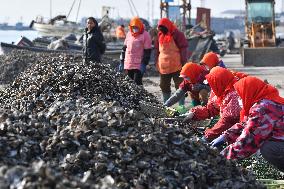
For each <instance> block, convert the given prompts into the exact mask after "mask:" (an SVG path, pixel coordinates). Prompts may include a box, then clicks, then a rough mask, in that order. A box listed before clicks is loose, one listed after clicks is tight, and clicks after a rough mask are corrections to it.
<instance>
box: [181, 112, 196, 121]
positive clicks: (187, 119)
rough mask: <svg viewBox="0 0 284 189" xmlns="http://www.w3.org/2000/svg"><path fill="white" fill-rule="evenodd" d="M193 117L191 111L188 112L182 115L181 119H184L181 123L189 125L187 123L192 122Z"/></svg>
mask: <svg viewBox="0 0 284 189" xmlns="http://www.w3.org/2000/svg"><path fill="white" fill-rule="evenodd" d="M193 116H194V113H193V112H191V111H189V112H187V113H185V114H182V115H181V117H185V118H184V119H183V120H182V122H183V123H189V122H190V121H191V120H192V118H193Z"/></svg>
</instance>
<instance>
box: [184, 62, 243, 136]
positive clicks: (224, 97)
mask: <svg viewBox="0 0 284 189" xmlns="http://www.w3.org/2000/svg"><path fill="white" fill-rule="evenodd" d="M205 77H206V79H207V81H208V83H209V86H210V87H211V94H210V97H209V101H208V103H207V105H206V106H197V107H195V108H192V109H191V110H190V111H189V113H188V116H187V120H190V119H192V120H204V119H207V118H211V117H214V116H216V115H220V119H219V121H218V122H217V123H216V124H215V125H214V126H213V127H212V128H209V129H206V130H205V135H204V137H205V138H204V139H205V140H206V141H211V140H213V139H215V138H217V137H218V136H220V135H221V134H222V132H223V131H225V130H227V129H229V128H230V127H232V126H233V125H234V124H235V123H238V122H239V119H240V111H241V107H240V106H239V103H238V98H239V96H238V94H237V92H236V90H235V89H234V87H233V85H234V84H235V83H236V82H237V78H236V77H235V76H234V75H233V74H232V73H231V72H230V71H229V70H227V69H225V68H221V67H219V66H217V67H214V68H213V69H212V70H211V71H210V73H209V74H208V75H206V76H205Z"/></svg>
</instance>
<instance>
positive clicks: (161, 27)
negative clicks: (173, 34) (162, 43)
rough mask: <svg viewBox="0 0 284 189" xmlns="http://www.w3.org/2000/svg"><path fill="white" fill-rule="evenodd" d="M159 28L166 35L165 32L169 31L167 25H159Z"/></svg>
mask: <svg viewBox="0 0 284 189" xmlns="http://www.w3.org/2000/svg"><path fill="white" fill-rule="evenodd" d="M159 30H160V31H161V32H162V33H163V34H164V35H165V34H167V33H168V31H169V30H168V28H166V27H164V26H160V27H159Z"/></svg>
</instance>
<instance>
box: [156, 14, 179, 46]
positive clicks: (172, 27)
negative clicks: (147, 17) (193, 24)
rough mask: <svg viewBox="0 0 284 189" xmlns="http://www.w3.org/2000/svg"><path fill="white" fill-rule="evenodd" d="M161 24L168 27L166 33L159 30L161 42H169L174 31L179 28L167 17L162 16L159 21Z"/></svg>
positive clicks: (159, 24)
mask: <svg viewBox="0 0 284 189" xmlns="http://www.w3.org/2000/svg"><path fill="white" fill-rule="evenodd" d="M159 26H165V27H166V28H167V29H168V33H167V34H166V35H165V34H163V33H162V32H159V43H161V44H163V43H169V42H170V41H171V39H172V37H173V32H174V31H175V30H176V29H177V28H176V26H175V25H174V24H173V23H172V22H171V21H170V20H169V19H167V18H162V19H161V20H160V21H159V23H158V27H159Z"/></svg>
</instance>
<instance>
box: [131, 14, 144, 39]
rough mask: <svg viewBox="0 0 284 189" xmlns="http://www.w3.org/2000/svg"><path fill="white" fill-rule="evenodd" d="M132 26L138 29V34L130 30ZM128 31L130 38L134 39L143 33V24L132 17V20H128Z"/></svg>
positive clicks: (138, 19)
mask: <svg viewBox="0 0 284 189" xmlns="http://www.w3.org/2000/svg"><path fill="white" fill-rule="evenodd" d="M133 26H136V27H138V28H139V32H137V33H134V32H133V30H132V27H133ZM129 30H130V32H131V34H132V36H134V37H136V36H138V35H139V34H142V33H143V32H144V24H143V22H142V21H141V20H140V18H139V17H137V16H136V17H134V18H132V19H131V20H130V23H129Z"/></svg>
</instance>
